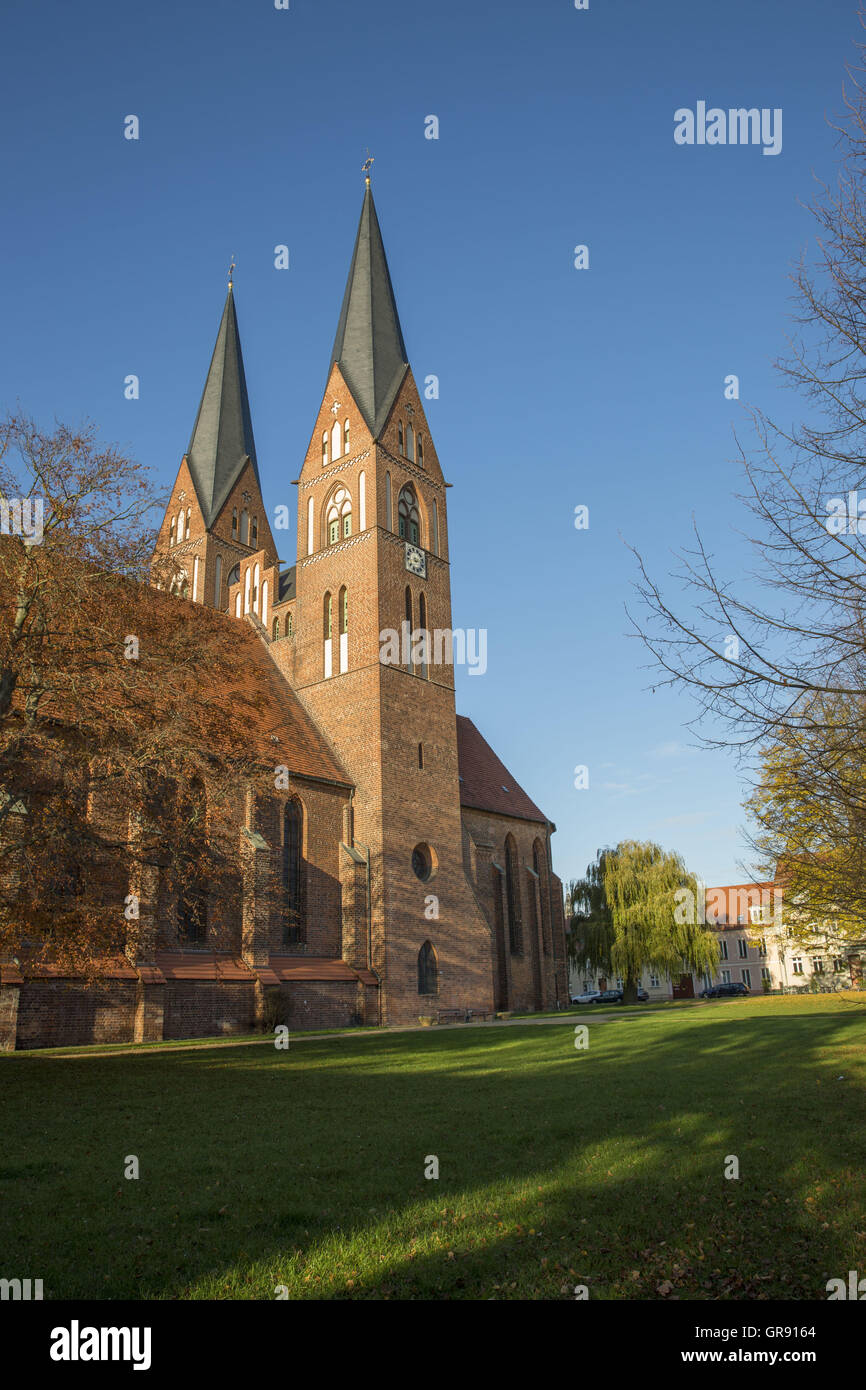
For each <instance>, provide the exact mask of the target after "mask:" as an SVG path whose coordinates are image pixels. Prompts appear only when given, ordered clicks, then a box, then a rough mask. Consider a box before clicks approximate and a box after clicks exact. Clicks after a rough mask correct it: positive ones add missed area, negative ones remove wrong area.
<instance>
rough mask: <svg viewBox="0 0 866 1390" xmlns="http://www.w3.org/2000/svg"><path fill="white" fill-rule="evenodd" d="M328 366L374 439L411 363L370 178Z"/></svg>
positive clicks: (365, 191) (367, 182)
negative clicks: (343, 381)
mask: <svg viewBox="0 0 866 1390" xmlns="http://www.w3.org/2000/svg"><path fill="white" fill-rule="evenodd" d="M331 361H332V363H333V362H336V363H337V365H338V366H339V368H340V371H341V372H342V373H343V376H344V377H345V379H346V385H347V386H348V387H349V390H350V391H351V392H352V395H353V396H354V398H355V401H356V402H357V404H358V408H359V409H360V411H361V414H362V415H363V416H364V419H365V421H366V422H367V424H368V426H369V427H370V430H371V431H372V433H373V437H374V438H376V437H377V436H378V435H379V433H380V431H381V430H382V427H383V425H384V424H385V421H386V419H387V416H388V411H389V410H390V409H391V406H392V405H393V403H394V397H395V396H396V394H397V391H398V389H399V386H400V383H401V381H402V380H403V377H404V376H405V374H406V369H407V367H408V365H409V359H408V356H407V353H406V344H405V343H404V342H403V332H402V330H401V328H400V319H399V317H398V315H397V304H396V301H395V299H394V290H393V288H392V285H391V276H390V275H389V273H388V262H387V260H386V259H385V247H384V246H383V244H382V233H381V232H380V230H379V219H378V218H377V216H376V207H375V204H374V203H373V194H372V191H371V189H370V179H369V175H368V177H367V180H366V187H365V189H364V203H363V206H362V208H361V221H360V224H359V226H358V235H357V237H356V239H355V250H354V253H353V255H352V264H351V266H350V268H349V279H348V281H347V284H346V293H345V295H344V296H343V307H342V310H341V312H340V322H339V324H338V326H337V336H336V338H335V339H334V351H333V353H332V354H331Z"/></svg>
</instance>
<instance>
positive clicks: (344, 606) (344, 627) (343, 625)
mask: <svg viewBox="0 0 866 1390" xmlns="http://www.w3.org/2000/svg"><path fill="white" fill-rule="evenodd" d="M339 616H340V634H341V636H342V634H343V633H344V632H348V631H349V591H348V589H346V588H342V589H341V590H340V610H339Z"/></svg>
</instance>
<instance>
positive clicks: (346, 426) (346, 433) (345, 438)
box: [343, 420, 349, 454]
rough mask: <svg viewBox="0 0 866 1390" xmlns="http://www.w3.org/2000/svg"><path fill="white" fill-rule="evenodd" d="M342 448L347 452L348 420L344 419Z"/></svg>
mask: <svg viewBox="0 0 866 1390" xmlns="http://www.w3.org/2000/svg"><path fill="white" fill-rule="evenodd" d="M343 448H344V449H345V450H346V453H347V454H348V452H349V421H348V420H344V421H343Z"/></svg>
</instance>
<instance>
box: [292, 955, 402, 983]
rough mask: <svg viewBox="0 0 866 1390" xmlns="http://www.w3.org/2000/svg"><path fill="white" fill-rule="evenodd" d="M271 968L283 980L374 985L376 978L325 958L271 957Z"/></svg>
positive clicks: (367, 972)
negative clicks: (336, 981)
mask: <svg viewBox="0 0 866 1390" xmlns="http://www.w3.org/2000/svg"><path fill="white" fill-rule="evenodd" d="M269 963H270V967H271V969H272V970H273V971H275V973H276V974H277V975H278V976H279V977H280V979H281V980H361V981H362V983H363V984H365V985H374V984H375V983H376V977H375V975H374V974H373V973H372V971H370V970H355V969H354V968H353V967H352V966H351V965H347V964H346V962H345V961H344V960H330V959H328V958H327V957H325V956H271V958H270V962H269Z"/></svg>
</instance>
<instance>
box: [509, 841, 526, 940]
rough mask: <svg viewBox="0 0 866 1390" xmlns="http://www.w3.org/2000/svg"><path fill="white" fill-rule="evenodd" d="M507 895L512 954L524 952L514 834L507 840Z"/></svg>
mask: <svg viewBox="0 0 866 1390" xmlns="http://www.w3.org/2000/svg"><path fill="white" fill-rule="evenodd" d="M505 895H506V898H507V900H508V938H509V945H510V947H511V953H512V955H521V954H522V952H523V923H522V921H521V916H520V878H519V875H518V865H517V845H516V843H515V840H514V836H513V835H509V836H508V839H507V840H506V841H505Z"/></svg>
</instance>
